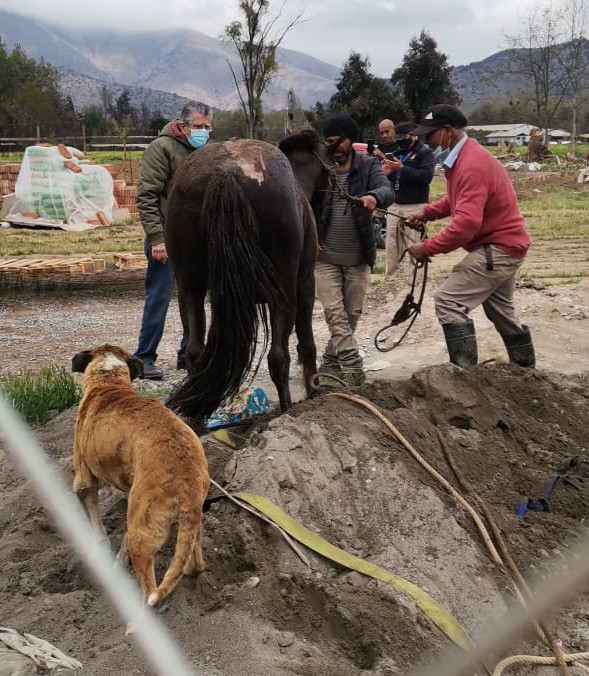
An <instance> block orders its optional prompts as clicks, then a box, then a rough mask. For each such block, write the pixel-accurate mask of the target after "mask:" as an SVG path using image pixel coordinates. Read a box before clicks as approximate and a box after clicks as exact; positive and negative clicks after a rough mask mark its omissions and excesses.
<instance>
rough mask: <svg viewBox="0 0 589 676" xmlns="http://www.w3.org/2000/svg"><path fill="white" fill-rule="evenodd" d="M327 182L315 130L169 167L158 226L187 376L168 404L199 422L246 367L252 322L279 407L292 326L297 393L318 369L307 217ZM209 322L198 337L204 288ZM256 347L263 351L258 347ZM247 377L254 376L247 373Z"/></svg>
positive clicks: (313, 247) (220, 146)
mask: <svg viewBox="0 0 589 676" xmlns="http://www.w3.org/2000/svg"><path fill="white" fill-rule="evenodd" d="M328 182H329V171H328V166H327V164H326V159H325V149H324V147H323V144H322V143H321V141H320V139H319V136H318V135H317V133H316V132H314V131H312V130H303V131H302V132H299V133H298V134H294V135H292V136H290V137H287V138H286V139H284V140H283V141H282V142H281V144H280V147H276V146H274V145H272V144H270V143H266V142H264V141H258V140H252V139H234V140H230V141H225V142H212V143H209V144H207V145H206V146H204V147H203V148H201V149H199V150H198V151H197V152H195V153H192V155H190V156H189V157H188V158H187V160H186V161H185V163H184V164H183V165H182V167H180V168H179V169H178V171H177V172H176V176H175V178H174V182H173V187H172V190H171V192H170V196H169V201H168V208H167V213H166V222H165V242H166V249H167V251H168V255H169V258H170V261H171V262H172V265H173V267H174V272H175V276H176V283H177V288H178V302H179V308H180V316H181V319H182V325H183V328H184V331H185V332H186V334H187V336H188V344H187V364H188V374H187V376H186V378H185V379H184V381H183V382H182V383H181V384H180V385H179V386H178V387H177V388H176V389H175V390H174V391H173V392H172V394H171V395H170V396H169V398H168V400H167V402H166V403H167V405H168V406H169V407H170V408H171V409H172V410H174V411H176V412H178V413H181V414H182V415H184V416H186V417H188V418H190V419H191V420H192V421H195V423H196V424H202V421H204V420H206V419H207V418H208V417H210V415H211V414H212V413H213V412H214V411H215V410H216V409H217V408H218V406H219V405H220V404H221V403H222V402H224V401H226V400H228V399H229V398H231V397H232V396H233V395H235V394H236V393H237V392H238V391H239V388H240V386H241V385H242V383H243V382H244V380H245V379H246V377H247V376H248V375H249V374H250V373H252V372H253V375H255V372H256V370H257V368H258V366H259V361H258V362H257V364H256V365H255V368H254V360H255V355H256V350H257V347H258V340H259V339H258V329H259V328H261V329H262V334H263V348H264V351H265V349H266V348H267V345H268V336H269V334H270V336H271V340H270V349H269V351H268V368H269V371H270V376H271V378H272V381H273V383H274V385H275V387H276V390H277V392H278V399H279V403H280V409H281V410H282V411H285V410H287V409H288V408H289V407H290V406H292V398H291V393H290V389H289V384H288V380H289V371H290V355H289V347H288V342H289V337H290V334H291V333H292V330H293V326H294V327H295V330H296V335H297V339H298V345H297V352H298V360H299V362H300V363H301V365H302V369H303V380H304V383H305V388H306V391H307V396H311V394H312V393H313V387H312V384H311V380H312V378H313V376H314V375H315V374H316V372H317V368H316V358H317V351H316V347H315V340H314V337H313V326H312V319H313V304H314V299H315V278H314V266H315V259H316V255H317V230H316V221H315V216H316V215H317V214H319V213H320V210H321V204H322V200H323V199H324V196H325V193H324V192H321V191H322V189H324V188H326V187H327V185H328ZM207 291H208V292H209V298H210V305H211V324H210V327H209V331H208V335H207V337H206V342H205V309H204V302H205V295H206V293H207ZM262 354H263V352H262ZM252 377H253V376H252Z"/></svg>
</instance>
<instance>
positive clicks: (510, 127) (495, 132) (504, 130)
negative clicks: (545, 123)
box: [467, 123, 534, 146]
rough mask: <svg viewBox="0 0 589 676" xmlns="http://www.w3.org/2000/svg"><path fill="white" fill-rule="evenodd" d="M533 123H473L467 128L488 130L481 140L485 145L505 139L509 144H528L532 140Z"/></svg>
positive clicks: (480, 130)
mask: <svg viewBox="0 0 589 676" xmlns="http://www.w3.org/2000/svg"><path fill="white" fill-rule="evenodd" d="M533 128H534V125H533V124H522V123H517V124H472V125H470V126H469V127H467V129H472V130H473V131H475V130H476V131H479V132H487V134H486V135H485V136H484V138H483V139H481V142H482V143H483V144H484V145H488V146H495V145H497V144H498V143H499V141H505V143H506V144H507V145H509V144H510V143H512V142H513V143H515V144H516V145H518V146H521V145H527V144H528V143H529V141H530V132H531V131H532V129H533Z"/></svg>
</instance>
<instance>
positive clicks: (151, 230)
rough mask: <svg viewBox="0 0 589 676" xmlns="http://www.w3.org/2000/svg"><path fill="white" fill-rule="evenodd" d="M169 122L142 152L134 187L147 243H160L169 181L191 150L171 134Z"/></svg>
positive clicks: (182, 139)
mask: <svg viewBox="0 0 589 676" xmlns="http://www.w3.org/2000/svg"><path fill="white" fill-rule="evenodd" d="M171 127H172V123H171V122H169V123H168V124H167V125H166V126H165V127H164V128H163V129H162V131H161V134H160V135H159V136H158V137H157V138H156V139H154V140H153V141H152V142H151V143H150V144H149V145H148V146H147V148H146V149H145V152H144V153H143V157H142V159H141V172H140V174H139V184H138V186H137V210H138V211H139V217H140V219H141V225H142V226H143V229H144V230H145V234H146V236H147V238H148V239H149V241H150V243H151V244H152V245H153V244H160V243H161V242H163V241H164V220H165V213H166V206H167V202H168V195H169V194H170V189H171V187H172V178H173V176H174V173H175V172H176V169H178V167H179V166H180V164H182V162H183V161H184V160H185V159H186V158H187V157H188V155H190V153H191V152H192V151H193V150H194V148H193V147H192V146H191V145H190V144H189V143H188V139H187V138H185V137H184V138H178V137H176V136H174V135H173V133H172V129H171Z"/></svg>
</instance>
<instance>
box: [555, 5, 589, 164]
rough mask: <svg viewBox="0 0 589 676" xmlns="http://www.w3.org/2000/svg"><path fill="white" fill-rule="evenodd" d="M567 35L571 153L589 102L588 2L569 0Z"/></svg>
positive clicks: (563, 63)
mask: <svg viewBox="0 0 589 676" xmlns="http://www.w3.org/2000/svg"><path fill="white" fill-rule="evenodd" d="M563 21H564V34H565V36H566V38H567V39H568V45H567V47H566V48H565V49H564V50H563V51H562V52H561V67H562V70H563V72H564V74H565V78H566V82H567V88H568V90H569V95H570V102H571V120H572V123H571V133H572V143H571V150H572V152H573V153H574V152H575V150H576V144H577V121H578V116H579V108H580V106H581V105H582V104H583V103H584V102H585V101H587V100H588V99H589V94H588V92H586V91H585V93H584V94H583V92H584V90H587V89H589V40H587V35H588V31H589V17H588V10H587V2H586V0H568V2H567V3H566V4H565V8H564V16H563Z"/></svg>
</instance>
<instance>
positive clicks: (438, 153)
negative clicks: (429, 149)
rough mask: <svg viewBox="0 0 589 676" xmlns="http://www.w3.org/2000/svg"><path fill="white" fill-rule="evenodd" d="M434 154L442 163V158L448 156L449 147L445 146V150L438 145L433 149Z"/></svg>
mask: <svg viewBox="0 0 589 676" xmlns="http://www.w3.org/2000/svg"><path fill="white" fill-rule="evenodd" d="M433 153H434V156H435V158H436V159H437V160H438V162H439V163H440V164H444V160H445V159H446V158H447V157H448V155H449V154H450V148H446V150H442V146H438V147H437V148H436V149H435V150H434V151H433Z"/></svg>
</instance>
